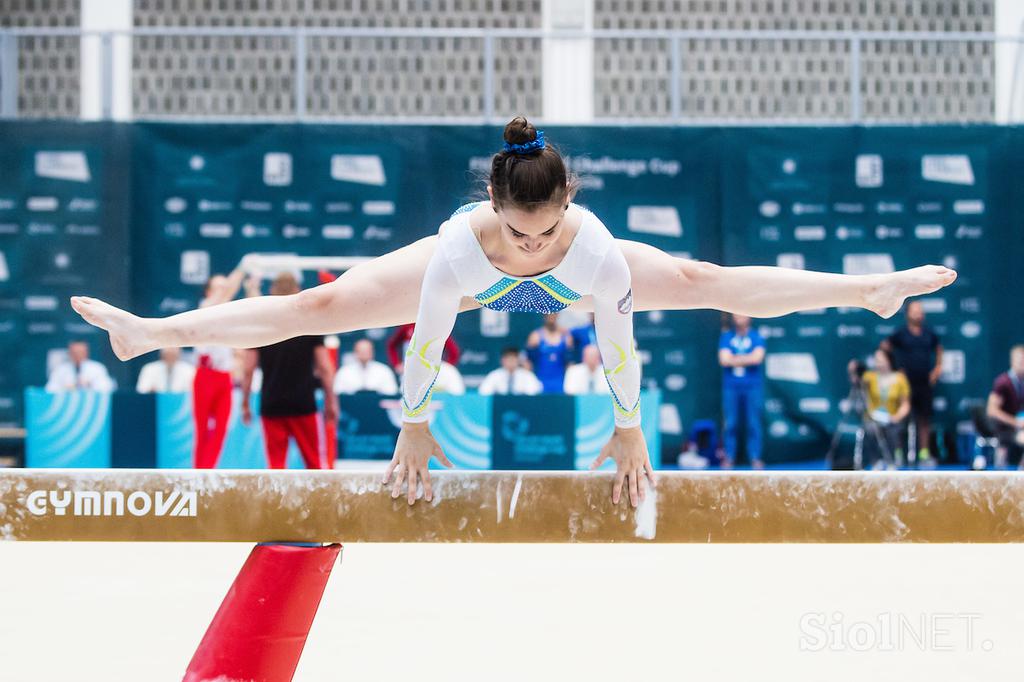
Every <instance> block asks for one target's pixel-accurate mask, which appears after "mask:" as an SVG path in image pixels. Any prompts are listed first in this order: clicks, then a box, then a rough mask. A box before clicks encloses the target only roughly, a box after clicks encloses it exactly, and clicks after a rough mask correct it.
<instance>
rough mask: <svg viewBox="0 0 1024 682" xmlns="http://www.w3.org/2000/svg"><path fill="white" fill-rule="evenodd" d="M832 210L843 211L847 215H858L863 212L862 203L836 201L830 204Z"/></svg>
mask: <svg viewBox="0 0 1024 682" xmlns="http://www.w3.org/2000/svg"><path fill="white" fill-rule="evenodd" d="M832 210H833V211H835V212H836V213H844V214H847V215H859V214H861V213H863V212H864V210H865V207H864V204H852V203H844V202H840V203H836V204H832Z"/></svg>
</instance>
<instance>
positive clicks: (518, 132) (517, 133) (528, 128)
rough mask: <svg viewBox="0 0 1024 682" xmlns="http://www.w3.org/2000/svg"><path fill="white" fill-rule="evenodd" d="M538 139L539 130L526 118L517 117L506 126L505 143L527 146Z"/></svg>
mask: <svg viewBox="0 0 1024 682" xmlns="http://www.w3.org/2000/svg"><path fill="white" fill-rule="evenodd" d="M536 139H537V129H536V128H534V127H533V124H532V123H530V122H529V121H527V120H526V117H524V116H516V117H515V118H514V119H512V120H511V121H509V122H508V125H506V126H505V142H506V143H508V144H526V143H528V142H533V141H534V140H536Z"/></svg>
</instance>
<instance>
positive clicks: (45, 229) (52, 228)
mask: <svg viewBox="0 0 1024 682" xmlns="http://www.w3.org/2000/svg"><path fill="white" fill-rule="evenodd" d="M28 233H29V235H37V234H57V226H56V225H54V224H53V223H37V222H31V223H29V224H28Z"/></svg>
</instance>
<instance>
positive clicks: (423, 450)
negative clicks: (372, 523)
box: [382, 422, 452, 504]
mask: <svg viewBox="0 0 1024 682" xmlns="http://www.w3.org/2000/svg"><path fill="white" fill-rule="evenodd" d="M431 457H436V458H437V461H438V462H440V463H441V464H443V465H444V466H446V467H448V468H449V469H450V468H452V463H451V462H450V461H448V458H447V457H445V456H444V452H443V451H442V450H441V446H440V445H438V444H437V441H436V440H434V436H433V435H432V434H431V433H430V426H429V424H428V423H427V422H421V423H412V422H405V423H403V424H402V430H401V431H400V432H399V434H398V442H397V443H395V456H394V457H392V458H391V463H390V464H388V469H387V471H385V472H384V480H383V481H382V482H383V484H384V485H387V484H388V483H389V482H390V481H391V477H392V474H393V475H394V483H393V487H392V488H391V498H392V499H395V498H397V497H398V496H399V495H401V494H402V483H407V484H408V493H407V497H408V500H409V504H413V503H414V502H415V501H416V491H417V487H418V482H422V483H423V498H424V499H425V500H426V501H427V502H430V501H431V500H433V499H434V490H433V488H432V487H431V483H430V469H429V468H428V466H427V465H428V464H429V463H430V458H431Z"/></svg>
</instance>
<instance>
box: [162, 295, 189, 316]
mask: <svg viewBox="0 0 1024 682" xmlns="http://www.w3.org/2000/svg"><path fill="white" fill-rule="evenodd" d="M191 307H192V303H191V302H190V301H186V300H185V299H183V298H171V297H169V296H168V297H165V298H163V299H162V300H161V301H160V305H158V306H157V308H158V309H159V310H160V312H162V313H180V312H184V311H186V310H188V309H189V308H191Z"/></svg>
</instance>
